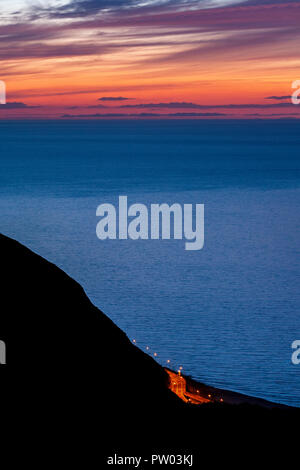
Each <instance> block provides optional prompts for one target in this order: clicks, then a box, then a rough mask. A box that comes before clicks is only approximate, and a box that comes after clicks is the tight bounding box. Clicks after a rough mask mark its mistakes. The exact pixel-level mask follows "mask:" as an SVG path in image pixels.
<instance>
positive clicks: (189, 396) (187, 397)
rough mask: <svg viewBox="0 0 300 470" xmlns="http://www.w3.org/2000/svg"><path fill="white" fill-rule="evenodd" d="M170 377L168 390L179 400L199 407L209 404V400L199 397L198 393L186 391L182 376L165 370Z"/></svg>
mask: <svg viewBox="0 0 300 470" xmlns="http://www.w3.org/2000/svg"><path fill="white" fill-rule="evenodd" d="M165 370H166V372H167V373H168V374H169V377H170V384H169V388H170V390H172V392H174V393H176V395H177V396H178V397H179V398H181V400H183V401H184V402H186V403H193V404H195V405H201V404H202V403H209V402H210V401H211V400H209V399H208V398H205V397H203V396H201V394H200V392H198V393H191V392H189V391H187V389H186V380H185V378H184V377H182V375H180V374H176V373H175V372H172V371H171V370H169V369H165Z"/></svg>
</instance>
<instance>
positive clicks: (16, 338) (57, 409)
mask: <svg viewBox="0 0 300 470" xmlns="http://www.w3.org/2000/svg"><path fill="white" fill-rule="evenodd" d="M0 246H1V271H2V281H1V316H0V339H1V340H4V341H5V342H6V345H7V365H6V366H3V367H2V368H1V371H3V370H4V368H5V370H6V373H5V374H3V375H2V374H1V380H4V376H5V377H7V376H8V374H7V371H9V376H10V377H13V379H12V380H13V381H12V382H11V396H12V397H13V400H14V412H15V414H16V418H17V419H18V420H20V423H21V424H22V429H24V431H23V442H24V445H25V443H26V438H27V437H28V435H27V433H28V432H29V430H30V433H31V432H32V430H34V432H35V434H34V437H31V439H34V442H35V443H37V442H39V445H40V446H42V445H50V441H51V443H52V444H53V443H54V442H56V441H57V440H59V442H60V445H62V446H64V445H65V446H67V442H64V436H67V438H68V439H67V440H68V441H69V440H71V442H72V445H71V449H72V450H70V452H71V454H70V455H72V456H73V457H74V455H75V454H76V455H77V452H80V451H82V452H83V451H84V453H85V454H88V455H89V457H90V456H94V457H95V458H98V459H99V462H100V461H102V462H104V461H103V459H104V457H105V456H106V455H110V453H111V452H112V451H113V450H114V451H120V450H121V449H125V450H127V453H128V452H133V455H139V454H140V453H141V452H142V450H144V451H145V452H147V451H149V449H151V450H152V449H156V450H160V451H162V450H163V449H166V448H172V449H173V450H174V448H175V449H176V450H177V451H178V452H179V450H180V448H184V449H185V451H186V452H190V451H191V449H193V450H194V452H201V453H204V452H208V451H209V449H212V448H215V446H216V445H218V446H219V448H220V449H221V448H223V447H225V446H228V445H229V446H230V445H236V444H237V442H239V445H242V446H244V447H245V448H247V449H249V450H250V448H252V447H253V446H255V448H256V449H258V447H259V446H260V445H261V444H262V439H263V436H264V435H265V433H266V432H267V433H273V438H274V439H275V440H277V439H278V440H279V439H281V433H282V431H283V430H284V429H287V426H289V423H290V422H291V420H292V421H293V420H296V418H297V419H299V413H298V410H293V409H291V410H287V411H284V410H265V409H260V408H259V407H255V406H245V405H240V406H233V405H220V404H208V405H202V406H198V407H197V406H196V407H195V406H190V405H187V404H184V403H183V402H181V401H180V400H179V399H178V398H177V397H176V396H175V395H174V394H173V393H172V392H170V391H169V390H168V386H167V384H168V376H167V374H166V372H165V371H164V369H163V368H162V367H160V366H159V365H158V364H157V363H156V362H155V361H154V360H153V359H152V358H150V357H149V356H147V355H146V354H144V353H143V352H142V351H140V350H139V349H138V348H136V347H135V346H134V345H133V344H132V343H131V342H130V341H129V339H128V338H127V336H126V335H125V333H124V332H122V331H121V330H120V329H119V328H118V327H117V326H116V325H115V324H114V323H113V322H112V321H111V320H110V319H108V318H107V317H106V316H105V315H104V313H102V312H101V311H100V310H99V309H98V308H96V307H95V306H94V305H92V303H91V302H90V301H89V299H88V298H87V296H86V295H85V293H84V291H83V289H82V288H81V286H80V285H79V284H78V283H76V282H75V281H74V280H73V279H71V278H70V277H69V276H67V275H66V274H65V273H64V272H63V271H61V270H60V269H59V268H57V267H56V266H54V265H53V264H51V263H49V262H48V261H46V260H44V259H43V258H41V257H40V256H38V255H36V254H34V253H33V252H31V251H30V250H28V249H27V248H25V247H24V246H22V245H21V244H19V243H18V242H16V241H14V240H11V239H9V238H7V237H5V236H3V235H1V236H0ZM116 295H117V293H116ZM4 385H5V384H4V382H2V390H3V389H4ZM29 423H30V425H29ZM229 423H230V425H231V426H232V427H229ZM32 426H33V427H32ZM252 426H254V427H255V433H253V432H252ZM30 435H31V434H30ZM282 435H284V433H282ZM50 436H51V437H50ZM51 439H52V440H51ZM274 442H275V441H274ZM56 444H57V445H58V443H57V442H56ZM56 444H55V445H56ZM50 447H51V446H50ZM55 449H56V447H55ZM87 449H88V450H87ZM65 450H66V447H65ZM128 455H130V454H128ZM217 457H218V456H217V455H212V459H214V458H217ZM99 468H101V467H99Z"/></svg>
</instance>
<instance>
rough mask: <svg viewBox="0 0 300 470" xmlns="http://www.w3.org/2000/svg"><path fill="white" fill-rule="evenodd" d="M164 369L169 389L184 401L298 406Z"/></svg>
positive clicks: (268, 406) (285, 408) (194, 403)
mask: <svg viewBox="0 0 300 470" xmlns="http://www.w3.org/2000/svg"><path fill="white" fill-rule="evenodd" d="M164 370H165V371H166V372H167V373H168V375H169V390H171V391H172V392H173V393H175V394H176V395H177V396H178V397H179V398H180V399H181V400H182V401H184V402H185V403H189V404H192V405H204V404H216V403H218V404H224V405H252V406H259V407H261V408H266V409H274V408H276V409H281V410H288V409H289V410H292V409H299V408H298V407H296V406H291V405H285V404H282V403H275V402H272V401H269V400H266V399H264V398H258V397H254V396H250V395H245V394H243V393H239V392H234V391H231V390H225V389H221V388H217V387H213V386H211V385H207V384H204V383H202V382H198V381H197V380H195V379H193V378H191V377H189V376H187V375H184V374H181V373H180V374H179V373H178V372H175V371H173V370H172V369H169V368H167V367H165V368H164Z"/></svg>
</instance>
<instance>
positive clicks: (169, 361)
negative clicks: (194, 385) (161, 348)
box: [132, 339, 183, 375]
mask: <svg viewBox="0 0 300 470" xmlns="http://www.w3.org/2000/svg"><path fill="white" fill-rule="evenodd" d="M132 342H133V344H134V345H135V346H136V344H137V343H136V339H133V340H132ZM146 351H147V352H149V351H150V347H149V346H146ZM153 356H154V357H155V358H157V357H158V354H157V352H154V353H153ZM166 362H167V367H169V366H170V365H171V360H170V359H167V361H166ZM182 369H183V367H182V366H180V367H179V369H178V375H181V373H182Z"/></svg>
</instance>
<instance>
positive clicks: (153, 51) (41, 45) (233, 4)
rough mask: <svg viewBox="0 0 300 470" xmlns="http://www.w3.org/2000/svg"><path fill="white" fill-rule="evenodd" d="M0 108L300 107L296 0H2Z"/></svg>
mask: <svg viewBox="0 0 300 470" xmlns="http://www.w3.org/2000/svg"><path fill="white" fill-rule="evenodd" d="M0 19H1V21H0V35H1V42H0V57H1V68H0V80H2V81H4V82H5V83H6V87H7V98H6V99H7V104H6V105H0V118H7V117H19V118H33V117H39V118H40V117H45V118H66V117H70V116H74V117H75V116H84V117H89V116H91V117H98V118H99V117H101V116H102V115H104V116H107V114H111V115H112V116H114V117H118V116H119V115H120V114H124V115H126V116H129V117H133V118H134V117H139V116H140V115H141V116H142V117H147V116H149V117H151V116H154V117H158V118H159V117H162V116H167V117H197V118H201V117H202V118H207V117H211V118H213V117H216V118H234V117H251V118H257V117H260V116H265V117H268V118H273V117H283V116H291V117H300V105H299V106H295V105H293V104H292V103H291V99H290V96H291V94H292V88H291V85H292V82H293V81H295V80H297V79H300V0H299V1H296V0H294V1H283V0H9V1H7V0H0Z"/></svg>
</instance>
